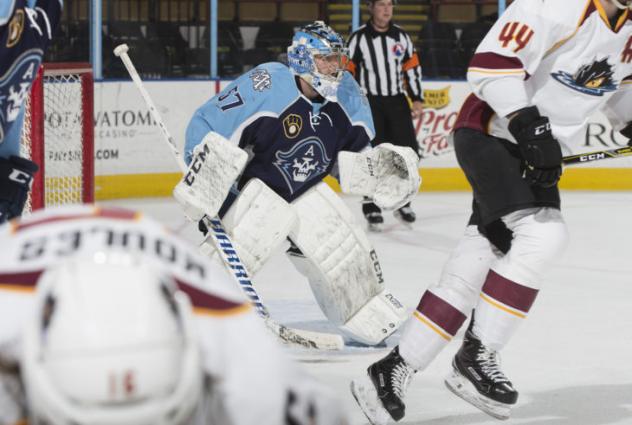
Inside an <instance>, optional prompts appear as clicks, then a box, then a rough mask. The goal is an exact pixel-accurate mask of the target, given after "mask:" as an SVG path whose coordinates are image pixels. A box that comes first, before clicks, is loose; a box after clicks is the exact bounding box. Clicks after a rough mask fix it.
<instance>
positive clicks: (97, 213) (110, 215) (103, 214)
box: [11, 207, 142, 233]
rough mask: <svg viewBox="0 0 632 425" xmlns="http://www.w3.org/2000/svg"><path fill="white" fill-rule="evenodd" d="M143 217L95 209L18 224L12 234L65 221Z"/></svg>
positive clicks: (119, 210)
mask: <svg viewBox="0 0 632 425" xmlns="http://www.w3.org/2000/svg"><path fill="white" fill-rule="evenodd" d="M141 217H142V214H141V213H139V212H135V211H129V210H125V209H121V208H96V207H95V208H93V210H92V212H88V213H81V214H68V215H59V216H55V217H46V218H41V219H35V220H32V221H31V220H28V219H27V220H26V221H21V222H17V224H15V225H14V226H13V227H12V229H11V230H12V232H13V233H17V232H19V231H22V230H25V229H28V228H31V227H36V226H40V225H45V224H50V223H57V222H64V221H73V220H82V219H92V218H107V219H114V220H138V219H140V218H141Z"/></svg>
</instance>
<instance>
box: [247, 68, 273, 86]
mask: <svg viewBox="0 0 632 425" xmlns="http://www.w3.org/2000/svg"><path fill="white" fill-rule="evenodd" d="M250 79H251V80H252V88H253V89H254V90H255V91H264V90H268V89H269V88H270V87H272V76H271V75H270V73H269V72H268V70H267V69H264V68H255V69H254V70H253V71H252V72H251V73H250Z"/></svg>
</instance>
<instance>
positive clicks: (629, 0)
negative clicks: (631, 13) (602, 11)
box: [612, 0, 632, 10]
mask: <svg viewBox="0 0 632 425" xmlns="http://www.w3.org/2000/svg"><path fill="white" fill-rule="evenodd" d="M612 2H613V3H614V5H615V6H617V7H618V8H619V9H631V10H632V0H612Z"/></svg>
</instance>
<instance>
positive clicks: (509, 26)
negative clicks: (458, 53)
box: [456, 0, 632, 145]
mask: <svg viewBox="0 0 632 425" xmlns="http://www.w3.org/2000/svg"><path fill="white" fill-rule="evenodd" d="M601 1H602V0H567V1H557V0H535V1H534V0H516V1H514V2H513V3H512V4H511V6H510V7H508V8H507V10H506V11H505V13H504V14H503V15H502V16H501V17H500V19H499V20H498V21H497V22H496V23H495V24H494V26H493V27H492V28H491V30H490V31H489V33H488V34H487V35H486V36H485V38H484V39H483V41H482V42H481V44H480V45H479V47H478V49H477V50H476V53H475V54H474V56H473V58H472V60H471V62H470V66H469V69H468V74H467V77H468V81H469V82H470V84H471V85H472V87H473V91H474V95H472V96H470V97H469V98H468V99H467V100H466V101H465V103H464V105H463V107H462V110H461V113H460V115H459V119H458V122H457V124H456V128H460V127H468V128H474V129H478V130H481V131H484V132H487V133H489V134H492V135H494V136H497V137H501V138H504V139H508V140H512V141H513V138H512V137H511V135H510V134H509V132H508V131H507V124H508V120H507V118H506V116H507V115H508V114H510V113H512V112H514V111H516V110H518V109H521V108H524V107H526V106H530V105H535V106H537V107H538V109H539V110H540V113H541V114H542V115H543V116H548V117H549V119H550V121H551V127H552V130H553V134H554V135H555V137H557V138H558V139H559V141H560V142H561V143H562V144H563V145H564V144H565V142H570V141H572V140H574V139H576V138H577V137H579V136H580V135H581V132H582V131H583V129H584V126H585V124H586V123H587V121H588V118H589V117H590V116H591V115H592V114H593V113H595V112H596V111H598V110H603V111H604V112H605V113H606V115H607V116H608V118H609V119H610V121H611V123H612V124H613V126H614V128H615V130H620V129H621V128H622V127H623V126H624V125H625V124H626V123H627V122H629V121H632V16H631V15H632V14H631V11H630V10H627V9H626V10H624V11H620V13H619V15H618V16H617V17H615V19H609V18H608V17H607V15H606V12H605V10H604V7H603V5H602V3H601ZM603 1H604V2H610V1H611V0H603Z"/></svg>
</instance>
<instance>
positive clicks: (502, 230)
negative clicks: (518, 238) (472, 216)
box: [477, 218, 513, 254]
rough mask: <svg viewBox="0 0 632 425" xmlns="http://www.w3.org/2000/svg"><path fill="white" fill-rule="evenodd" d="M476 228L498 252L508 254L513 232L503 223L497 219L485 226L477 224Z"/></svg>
mask: <svg viewBox="0 0 632 425" xmlns="http://www.w3.org/2000/svg"><path fill="white" fill-rule="evenodd" d="M477 227H478V231H479V232H480V233H481V235H483V236H485V237H486V238H487V240H488V241H490V242H491V243H492V244H493V245H494V246H495V247H496V248H498V250H499V251H500V252H502V253H503V254H506V253H508V252H509V250H510V249H511V242H512V241H513V232H512V231H511V229H510V228H508V227H507V225H506V224H505V222H504V221H502V220H501V219H500V218H499V219H496V220H494V221H492V222H491V223H489V224H487V225H485V226H483V225H482V224H479V225H478V226H477Z"/></svg>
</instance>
